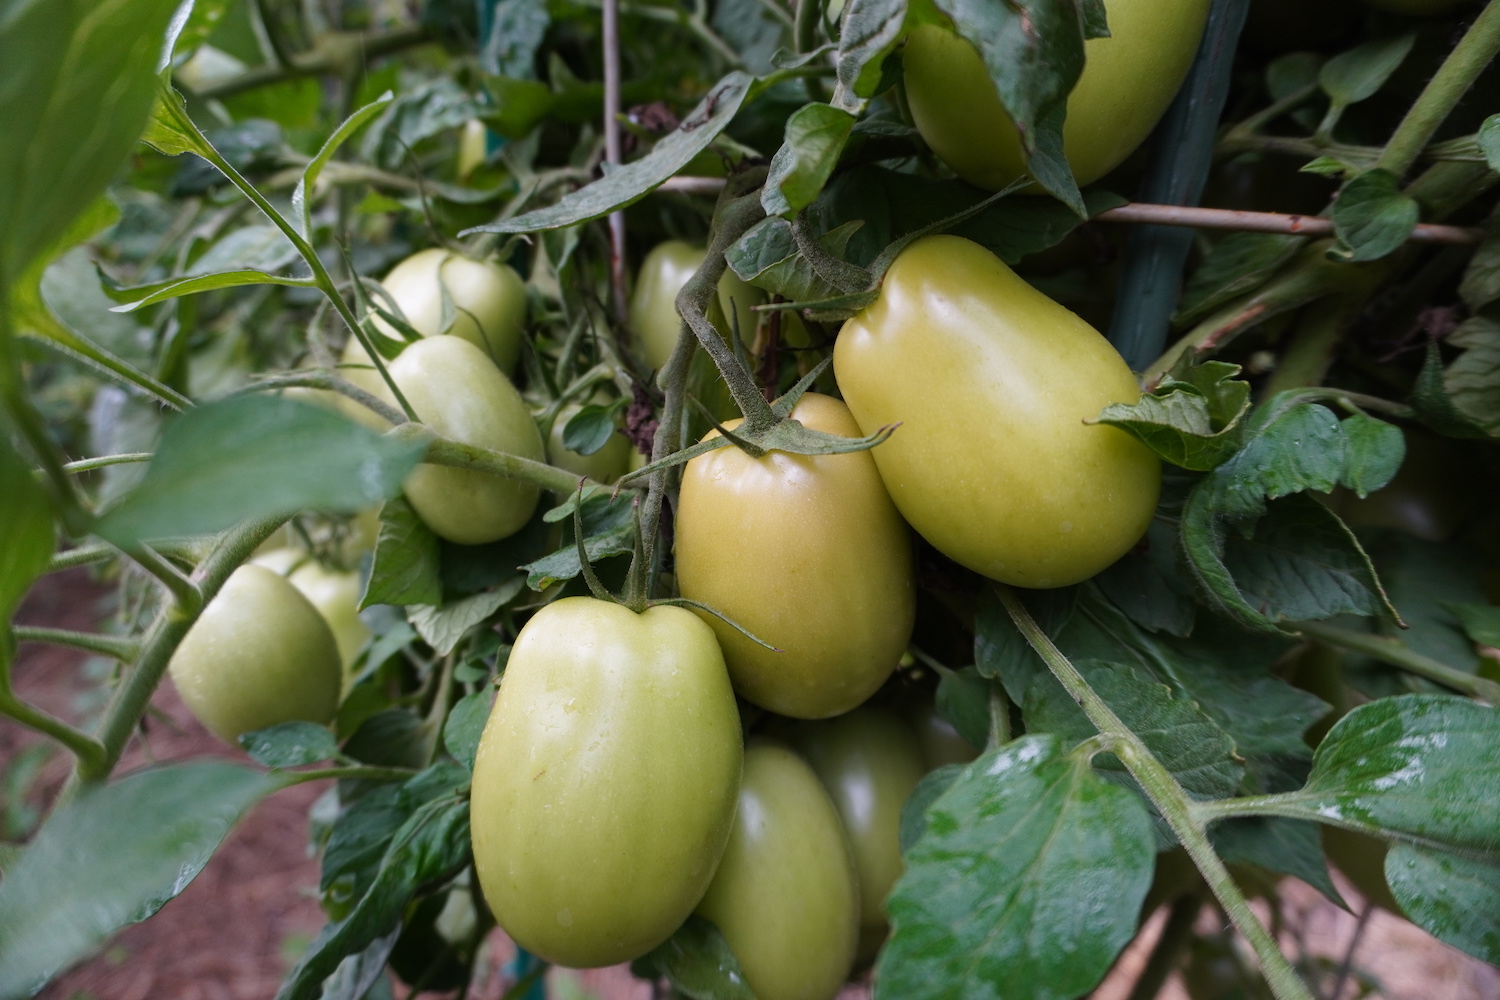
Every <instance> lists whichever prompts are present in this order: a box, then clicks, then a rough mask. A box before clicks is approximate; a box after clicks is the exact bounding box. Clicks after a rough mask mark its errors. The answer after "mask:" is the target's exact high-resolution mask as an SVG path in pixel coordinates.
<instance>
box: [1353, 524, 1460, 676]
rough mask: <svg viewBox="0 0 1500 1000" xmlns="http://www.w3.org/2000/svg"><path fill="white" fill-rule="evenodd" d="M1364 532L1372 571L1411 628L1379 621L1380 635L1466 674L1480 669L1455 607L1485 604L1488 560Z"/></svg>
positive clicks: (1399, 535) (1455, 547)
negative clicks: (1386, 584)
mask: <svg viewBox="0 0 1500 1000" xmlns="http://www.w3.org/2000/svg"><path fill="white" fill-rule="evenodd" d="M1365 534H1366V536H1367V537H1368V538H1369V551H1370V558H1371V560H1373V561H1374V563H1375V568H1376V570H1377V571H1378V572H1379V573H1380V576H1381V578H1382V579H1384V580H1388V581H1389V593H1390V598H1391V603H1392V604H1394V605H1395V606H1396V610H1397V611H1399V612H1400V614H1401V619H1402V621H1404V622H1405V623H1406V624H1407V625H1408V626H1410V627H1409V628H1405V629H1403V628H1400V627H1399V626H1397V625H1396V624H1395V623H1394V622H1380V623H1378V625H1379V631H1380V632H1381V633H1382V634H1384V635H1387V636H1390V637H1392V638H1398V639H1400V641H1401V642H1403V643H1404V644H1405V645H1406V646H1407V648H1409V649H1411V650H1413V651H1415V652H1417V653H1420V654H1422V655H1423V656H1430V657H1432V658H1433V659H1435V660H1438V661H1440V662H1442V663H1446V664H1448V665H1449V666H1451V667H1455V668H1457V669H1459V670H1462V671H1464V672H1466V673H1471V674H1472V673H1474V672H1475V671H1476V670H1477V669H1479V655H1478V654H1477V653H1476V652H1475V650H1474V645H1473V643H1472V642H1470V641H1469V637H1468V636H1467V635H1465V634H1464V629H1463V623H1462V620H1461V619H1460V618H1459V617H1458V616H1457V615H1456V614H1455V612H1454V605H1462V604H1466V603H1475V602H1479V601H1483V600H1484V597H1485V590H1484V586H1483V584H1482V582H1481V574H1482V573H1483V572H1484V570H1485V569H1486V567H1487V560H1485V559H1483V558H1482V557H1481V556H1480V555H1479V553H1477V552H1475V551H1474V547H1473V546H1472V545H1468V544H1465V543H1462V542H1449V543H1438V542H1429V541H1424V540H1423V539H1420V538H1414V537H1412V536H1411V535H1408V534H1407V533H1406V532H1403V531H1383V532H1373V531H1368V530H1367V531H1366V532H1365ZM1347 659H1348V658H1346V664H1347ZM1419 683H1420V682H1419ZM1427 690H1439V689H1435V688H1433V689H1427Z"/></svg>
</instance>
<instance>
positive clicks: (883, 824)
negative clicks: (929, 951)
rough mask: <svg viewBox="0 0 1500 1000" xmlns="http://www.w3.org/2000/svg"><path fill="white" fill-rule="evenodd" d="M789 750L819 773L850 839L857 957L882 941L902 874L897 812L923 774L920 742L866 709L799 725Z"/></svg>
mask: <svg viewBox="0 0 1500 1000" xmlns="http://www.w3.org/2000/svg"><path fill="white" fill-rule="evenodd" d="M793 741H794V745H795V746H796V748H797V749H798V750H799V751H801V753H802V756H803V757H805V758H807V762H808V763H809V764H811V765H812V768H813V770H814V771H816V772H817V775H818V778H819V780H821V781H822V782H823V787H824V788H825V789H827V791H828V795H829V797H830V798H831V799H833V805H834V807H835V808H836V809H838V811H839V818H840V819H841V820H843V823H844V830H845V831H846V832H847V833H848V834H849V845H850V847H851V848H853V852H854V868H855V871H856V872H858V874H859V899H860V914H859V924H860V952H861V954H860V957H861V958H862V959H865V960H868V959H870V958H873V957H874V954H875V952H876V951H877V950H878V949H879V947H880V943H881V942H882V941H883V940H885V932H886V917H885V898H886V896H888V895H889V894H890V891H891V887H892V886H894V885H895V884H896V880H897V879H898V878H900V877H901V872H902V871H903V869H904V866H903V864H902V861H901V807H902V806H903V805H905V804H906V798H907V796H908V795H910V794H911V790H912V789H913V788H915V787H917V782H919V781H921V780H922V775H924V774H926V773H927V762H926V760H925V759H924V758H923V756H922V745H921V744H920V743H919V742H918V741H917V737H916V734H915V733H913V732H912V730H911V727H910V726H908V725H907V724H906V722H905V720H903V719H902V718H901V717H900V716H899V715H897V714H896V713H895V712H893V711H892V710H890V709H888V708H880V707H877V706H874V705H865V706H863V707H861V708H857V709H855V710H854V711H852V712H850V713H849V714H847V715H841V716H839V717H838V718H837V719H827V720H824V721H822V722H809V723H804V724H803V725H802V726H800V727H799V728H798V730H797V732H796V734H795V736H794V737H793Z"/></svg>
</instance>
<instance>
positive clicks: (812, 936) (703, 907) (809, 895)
mask: <svg viewBox="0 0 1500 1000" xmlns="http://www.w3.org/2000/svg"><path fill="white" fill-rule="evenodd" d="M698 914H699V915H700V916H702V917H705V918H707V919H708V920H711V921H713V923H714V924H715V925H716V926H717V927H718V928H719V930H720V931H721V932H723V934H724V939H725V940H726V941H728V942H729V949H730V950H731V951H733V952H734V956H735V958H737V959H738V960H739V963H740V969H741V971H743V972H744V974H745V982H746V983H747V984H748V985H749V987H750V990H751V992H753V993H754V994H755V996H756V998H757V1000H832V998H833V997H834V996H835V995H836V994H837V993H838V991H839V989H840V987H842V986H843V984H844V979H845V978H846V977H847V976H848V975H849V970H850V969H851V968H852V967H853V964H854V951H855V946H856V942H857V939H858V936H859V880H858V876H857V874H856V873H855V870H854V863H853V859H852V858H851V856H850V852H849V843H848V840H847V839H846V836H845V834H844V830H843V826H842V825H841V824H840V822H839V814H838V812H837V810H835V809H834V806H833V803H832V802H830V801H829V799H828V793H827V792H826V791H824V790H823V786H822V785H821V784H819V782H818V778H817V775H815V774H814V773H813V771H812V769H811V768H810V767H808V766H807V764H806V763H805V762H804V761H803V760H802V758H800V757H798V756H797V755H796V754H795V753H793V752H792V751H790V750H788V749H787V748H786V747H783V746H781V745H779V744H777V743H774V742H769V741H762V740H757V741H755V742H752V743H751V744H750V748H749V749H748V750H747V751H746V752H745V778H744V781H743V782H742V783H741V785H740V795H739V808H738V809H737V810H736V811H735V816H734V833H733V834H732V835H731V836H730V838H729V848H728V849H727V850H726V851H725V852H724V860H723V861H721V862H720V863H719V870H718V872H717V873H715V875H714V880H713V884H712V885H710V886H709V887H708V893H707V894H706V895H704V897H703V902H701V903H700V904H698Z"/></svg>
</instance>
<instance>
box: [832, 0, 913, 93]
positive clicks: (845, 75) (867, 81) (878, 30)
mask: <svg viewBox="0 0 1500 1000" xmlns="http://www.w3.org/2000/svg"><path fill="white" fill-rule="evenodd" d="M906 7H907V0H849V3H847V4H845V5H844V15H843V20H842V21H841V22H840V30H839V52H838V74H839V77H838V79H839V86H840V87H841V89H842V90H843V91H844V92H845V103H844V104H843V105H841V106H842V107H843V109H844V110H845V111H850V112H855V113H858V111H859V108H858V105H859V103H860V102H859V101H857V100H853V99H852V98H871V97H874V96H875V95H876V93H877V92H878V89H879V84H880V80H881V76H882V72H881V71H882V68H883V67H884V65H885V58H886V56H888V55H890V54H891V53H892V52H893V51H895V48H896V44H897V43H898V42H899V41H900V40H901V33H902V28H903V27H904V25H905V23H906Z"/></svg>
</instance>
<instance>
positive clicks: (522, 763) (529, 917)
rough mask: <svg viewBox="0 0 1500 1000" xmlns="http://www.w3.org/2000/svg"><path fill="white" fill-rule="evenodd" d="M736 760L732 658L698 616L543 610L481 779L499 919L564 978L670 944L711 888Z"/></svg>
mask: <svg viewBox="0 0 1500 1000" xmlns="http://www.w3.org/2000/svg"><path fill="white" fill-rule="evenodd" d="M741 757H742V753H741V745H740V721H739V714H738V709H737V707H736V705H735V701H734V692H733V690H732V689H731V688H730V686H729V675H728V674H727V673H726V672H725V669H724V658H723V656H722V655H721V654H720V652H719V645H718V643H717V642H716V641H715V640H714V634H713V632H712V631H711V630H710V629H709V628H708V627H707V626H706V625H704V624H703V623H702V622H701V621H699V620H698V618H697V617H696V616H695V615H693V614H692V613H691V612H688V611H684V610H683V609H681V608H674V607H655V608H651V609H649V610H648V611H646V612H645V613H644V614H640V615H637V614H635V613H634V612H632V611H630V610H629V609H627V608H624V607H622V606H620V605H617V604H610V603H607V602H604V601H596V600H594V599H592V598H587V597H570V598H566V599H564V600H560V601H557V602H555V603H553V604H549V605H547V606H546V607H545V608H543V609H542V610H541V611H539V612H537V614H536V615H535V616H534V617H533V618H532V619H531V621H529V622H527V624H526V627H525V628H523V629H522V630H521V634H520V635H518V636H517V637H516V641H515V645H514V647H513V648H512V649H511V654H510V660H509V663H508V664H507V666H506V668H505V674H504V675H503V677H502V678H501V682H500V693H499V695H498V696H497V697H496V699H495V707H494V709H493V710H492V711H491V713H490V719H489V723H488V724H487V725H486V726H485V729H484V736H483V737H482V739H481V740H480V744H479V756H478V759H477V760H476V761H475V764H474V786H473V807H472V808H473V812H472V816H473V820H472V823H473V839H474V866H475V870H476V871H477V872H478V873H479V884H480V886H481V887H482V888H483V890H484V897H485V899H486V900H487V901H488V902H489V905H490V909H491V910H492V911H493V912H494V914H495V919H496V920H498V921H499V922H500V926H502V927H503V928H505V931H506V933H508V934H509V935H510V936H511V937H512V938H514V939H515V941H516V942H517V943H518V944H520V945H521V946H522V947H524V948H526V949H528V950H530V951H532V952H535V953H536V954H538V955H541V956H542V957H543V958H546V959H547V960H548V961H551V962H555V963H557V964H559V965H568V966H580V967H588V966H599V965H612V964H614V963H616V962H624V961H627V960H629V959H632V958H636V957H638V956H640V955H643V954H645V953H646V952H648V951H650V950H651V949H652V948H654V947H656V946H657V945H659V944H661V943H662V942H663V941H665V940H666V939H667V938H668V937H670V936H671V934H672V932H673V931H675V930H676V929H677V927H678V926H679V925H680V924H681V923H682V921H683V920H685V919H687V916H688V914H690V913H691V912H692V910H693V907H694V906H696V905H697V903H698V900H699V899H701V898H702V896H703V891H704V889H705V888H707V886H708V883H709V880H710V879H711V878H713V874H714V868H715V866H716V865H717V864H718V863H719V857H720V855H721V854H723V852H724V845H725V843H726V842H727V841H728V839H729V830H730V826H731V822H732V820H733V818H734V799H735V794H736V791H737V789H738V788H739V779H740V766H741Z"/></svg>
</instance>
